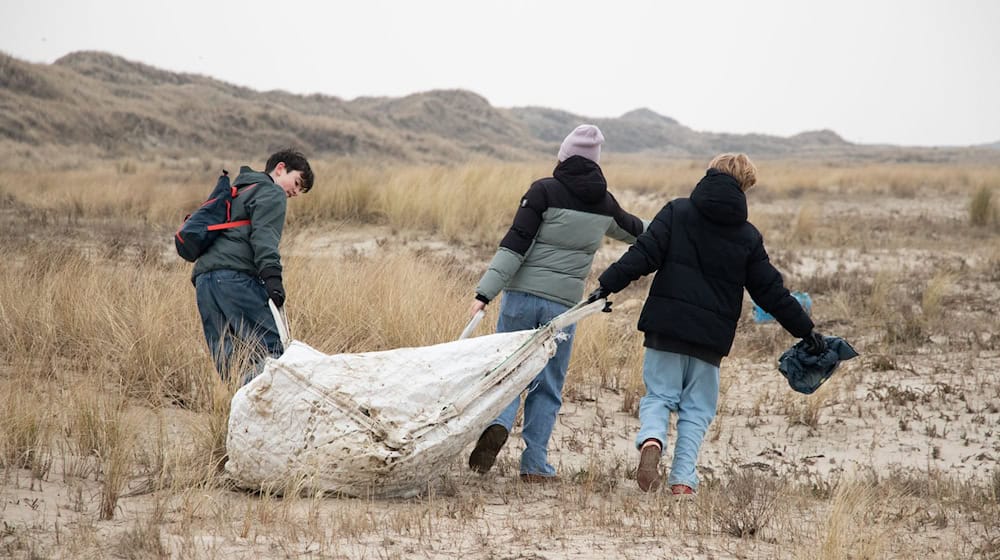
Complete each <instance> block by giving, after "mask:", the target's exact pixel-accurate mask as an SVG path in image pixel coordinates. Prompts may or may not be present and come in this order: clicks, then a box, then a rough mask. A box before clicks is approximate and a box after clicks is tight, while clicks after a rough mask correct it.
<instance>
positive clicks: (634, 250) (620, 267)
mask: <svg viewBox="0 0 1000 560" xmlns="http://www.w3.org/2000/svg"><path fill="white" fill-rule="evenodd" d="M672 223H673V206H672V205H671V204H669V203H668V204H667V205H666V206H664V207H663V209H662V210H660V211H659V213H657V214H656V217H655V218H653V221H651V222H650V223H649V226H648V227H646V230H645V231H644V232H642V234H640V235H639V236H638V237H637V238H636V240H635V243H633V244H632V246H631V247H629V248H628V251H626V252H625V254H624V255H622V256H621V258H620V259H618V262H616V263H614V264H612V265H611V266H609V267H608V269H607V270H605V271H604V272H603V273H602V274H601V276H600V277H599V278H598V281H599V282H600V283H601V286H604V287H605V288H607V289H609V290H611V291H612V292H620V291H622V290H624V289H625V287H626V286H628V285H629V284H631V283H632V282H633V281H635V280H637V279H639V278H641V277H643V276H645V275H647V274H649V273H651V272H655V271H657V270H659V269H660V266H661V265H662V264H663V259H664V257H666V254H667V249H668V248H669V247H670V228H671V224H672Z"/></svg>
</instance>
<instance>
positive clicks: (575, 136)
mask: <svg viewBox="0 0 1000 560" xmlns="http://www.w3.org/2000/svg"><path fill="white" fill-rule="evenodd" d="M603 143H604V135H603V134H601V130H600V129H599V128H597V127H596V126H594V125H592V124H582V125H580V126H578V127H576V128H575V129H574V130H573V131H572V132H570V133H569V135H567V136H566V139H565V140H563V142H562V145H561V146H560V147H559V154H558V160H559V161H558V163H557V164H556V168H555V170H554V171H553V173H552V177H547V178H544V179H539V180H537V181H535V182H534V183H532V185H531V187H530V188H529V189H528V192H526V193H525V194H524V196H523V197H522V198H521V201H520V203H519V205H518V208H517V211H516V213H515V214H514V222H513V224H512V225H511V227H510V230H508V232H507V234H506V235H505V236H504V238H503V239H502V240H501V241H500V247H499V249H498V250H497V252H496V254H495V255H494V257H493V260H492V262H490V265H489V268H488V269H487V271H486V273H485V274H484V275H483V277H482V279H481V280H480V281H479V285H478V286H477V287H476V292H475V299H474V300H473V302H472V305H471V307H470V309H469V314H470V315H474V314H475V313H476V312H478V311H479V310H481V309H483V308H484V307H486V305H487V304H488V303H490V302H491V301H492V300H494V299H495V298H496V297H497V296H498V295H500V293H501V291H502V292H503V300H502V302H501V304H500V318H499V319H498V321H497V332H513V331H519V330H525V329H534V328H538V327H539V326H541V325H544V324H546V323H548V322H549V321H550V320H551V319H552V318H553V317H555V316H557V315H559V314H561V313H563V312H564V311H566V310H567V309H569V308H570V307H572V306H574V305H576V304H577V303H578V302H579V301H580V300H581V299H582V298H583V288H584V282H585V280H586V278H587V275H588V274H589V273H590V267H591V264H592V263H593V259H594V253H595V252H596V251H597V249H598V248H600V246H601V243H602V240H603V239H604V237H605V236H608V237H611V238H614V239H618V240H621V241H625V242H627V243H632V242H634V241H635V239H636V237H637V236H639V235H640V234H641V233H642V232H643V231H644V230H645V228H646V225H647V222H644V221H643V220H640V219H639V218H637V217H635V216H633V215H632V214H629V213H628V212H626V211H625V210H623V209H622V208H621V206H619V205H618V202H617V201H616V200H615V197H614V196H612V195H611V193H610V192H608V184H607V181H606V180H605V179H604V173H603V172H602V171H601V167H600V165H599V164H598V162H599V161H600V158H601V145H602V144H603ZM574 332H575V328H574V326H570V327H568V328H566V330H565V333H566V335H567V336H566V339H565V340H563V341H562V342H560V343H559V345H558V347H557V350H556V354H555V356H553V357H552V358H551V359H550V360H549V362H548V363H547V364H546V365H545V367H544V368H543V369H542V371H541V372H539V374H538V376H537V377H536V378H535V380H534V381H532V383H531V385H529V386H528V388H527V392H526V394H525V395H524V421H523V426H522V428H521V435H522V437H523V438H524V443H525V449H524V452H523V453H522V454H521V466H520V475H521V480H522V481H524V482H553V481H556V480H558V478H557V476H556V470H555V468H554V467H553V466H552V465H550V464H549V462H548V443H549V437H550V436H551V434H552V428H553V427H554V426H555V421H556V415H557V414H558V413H559V408H560V407H561V406H562V388H563V382H564V381H565V379H566V369H567V368H568V366H569V357H570V349H571V348H572V344H573V333H574ZM520 406H521V397H520V396H518V398H516V399H514V401H513V402H511V403H510V405H509V406H508V407H507V408H506V409H505V410H504V411H503V412H502V413H501V414H500V416H499V417H497V418H496V420H494V421H493V423H492V424H490V425H489V426H487V428H486V429H485V430H484V431H483V433H482V435H480V437H479V440H478V442H477V443H476V446H475V449H473V451H472V454H471V455H470V456H469V467H470V468H471V469H472V470H474V471H476V472H478V473H481V474H484V473H486V472H488V471H489V470H490V468H492V467H493V463H494V462H495V461H496V457H497V454H498V453H500V450H501V448H502V447H503V445H504V443H505V442H506V441H507V436H508V434H509V433H510V431H511V429H512V428H513V425H514V419H515V417H516V416H517V411H518V408H519V407H520Z"/></svg>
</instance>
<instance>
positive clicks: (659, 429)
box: [635, 348, 719, 488]
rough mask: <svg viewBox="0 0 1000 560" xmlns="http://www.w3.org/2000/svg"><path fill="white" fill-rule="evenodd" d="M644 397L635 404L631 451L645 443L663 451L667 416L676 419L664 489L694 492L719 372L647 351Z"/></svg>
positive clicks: (709, 366)
mask: <svg viewBox="0 0 1000 560" xmlns="http://www.w3.org/2000/svg"><path fill="white" fill-rule="evenodd" d="M642 379H643V381H644V382H645V383H646V396H644V397H642V400H640V401H639V424H640V427H639V435H638V436H636V438H635V445H636V447H642V443H643V442H644V441H646V440H647V439H650V438H654V439H656V440H659V442H660V443H661V444H662V446H663V449H664V450H665V449H666V447H667V430H668V429H669V426H670V412H671V411H673V412H676V413H677V439H676V442H675V443H674V458H673V462H672V463H671V465H670V475H669V476H668V477H667V484H670V485H673V484H685V485H687V486H689V487H691V488H697V487H698V473H697V471H696V470H695V467H696V466H697V463H698V450H699V449H700V448H701V442H702V440H704V439H705V432H706V431H708V425H709V424H711V423H712V419H713V418H715V408H716V406H717V405H718V403H719V367H718V366H714V365H712V364H710V363H707V362H703V361H701V360H699V359H697V358H692V357H691V356H686V355H684V354H675V353H673V352H662V351H660V350H653V349H652V348H646V353H645V356H644V357H643V363H642Z"/></svg>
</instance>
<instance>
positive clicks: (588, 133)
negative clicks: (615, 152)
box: [559, 124, 604, 163]
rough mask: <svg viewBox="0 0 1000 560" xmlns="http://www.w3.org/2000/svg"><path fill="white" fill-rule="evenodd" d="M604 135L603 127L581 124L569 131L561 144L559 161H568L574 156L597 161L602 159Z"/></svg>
mask: <svg viewBox="0 0 1000 560" xmlns="http://www.w3.org/2000/svg"><path fill="white" fill-rule="evenodd" d="M603 143H604V135H603V134H601V129H599V128H597V127H596V126H594V125H592V124H581V125H580V126H578V127H576V128H575V129H573V132H570V133H569V136H567V137H566V139H565V140H563V142H562V145H561V146H559V161H566V159H567V158H570V157H572V156H583V157H585V158H587V159H589V160H590V161H592V162H594V163H597V162H599V161H600V159H601V144H603Z"/></svg>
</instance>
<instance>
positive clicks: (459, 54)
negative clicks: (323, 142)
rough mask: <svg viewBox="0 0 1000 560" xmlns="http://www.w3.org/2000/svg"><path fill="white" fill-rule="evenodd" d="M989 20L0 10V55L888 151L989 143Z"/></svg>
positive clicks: (80, 6) (744, 9)
mask: <svg viewBox="0 0 1000 560" xmlns="http://www.w3.org/2000/svg"><path fill="white" fill-rule="evenodd" d="M998 26H1000V1H994V0H980V1H977V0H910V1H906V0H881V1H880V0H837V1H826V2H822V3H820V2H812V1H808V0H757V1H741V0H730V1H696V0H684V1H673V0H660V1H653V0H644V1H630V0H616V1H611V0H600V1H596V0H594V1H592V0H577V1H561V0H560V1H546V0H507V1H502V2H478V1H475V0H440V1H436V0H422V1H390V0H356V1H352V2H340V1H319V0H317V1H300V0H283V1H281V2H276V1H274V0H270V1H265V0H239V1H235V0H224V1H212V0H201V1H193V0H171V1H162V2H161V1H156V0H149V1H140V0H106V1H97V0H0V50H2V51H4V52H7V53H8V54H11V55H13V56H16V57H18V58H21V59H24V60H28V61H31V62H46V63H48V62H52V61H54V60H55V59H57V58H59V57H60V56H63V55H65V54H67V53H70V52H73V51H77V50H101V51H108V52H111V53H114V54H117V55H120V56H123V57H125V58H128V59H131V60H136V61H140V62H144V63H147V64H151V65H153V66H157V67H160V68H164V69H168V70H174V71H183V72H192V73H197V74H204V75H208V76H212V77H215V78H218V79H221V80H224V81H227V82H231V83H235V84H239V85H244V86H249V87H252V88H254V89H262V90H267V89H284V90H287V91H290V92H293V93H324V94H329V95H336V96H339V97H342V98H345V99H352V98H354V97H356V96H361V95H387V96H402V95H406V94H410V93H415V92H419V91H426V90H428V89H436V88H462V89H468V90H471V91H474V92H476V93H479V94H481V95H483V96H484V97H486V98H487V99H488V100H489V101H490V102H491V103H492V104H493V105H495V106H499V107H513V106H525V105H536V106H545V107H553V108H558V109H564V110H566V111H571V112H573V113H578V114H580V115H583V116H590V117H613V116H618V115H621V114H622V113H624V112H626V111H629V110H632V109H636V108H639V107H648V108H650V109H652V110H654V111H656V112H658V113H661V114H663V115H667V116H670V117H673V118H675V119H677V120H678V121H680V122H681V123H682V124H685V125H687V126H690V127H692V128H694V129H696V130H702V131H714V132H735V133H745V132H760V133H767V134H778V135H782V136H787V135H791V134H795V133H798V132H802V131H805V130H816V129H822V128H828V129H832V130H834V131H836V132H837V133H839V134H840V135H842V136H843V137H845V138H846V139H847V140H850V141H853V142H862V143H892V144H906V145H968V144H979V143H985V142H996V141H1000V33H998V32H997V28H998Z"/></svg>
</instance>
